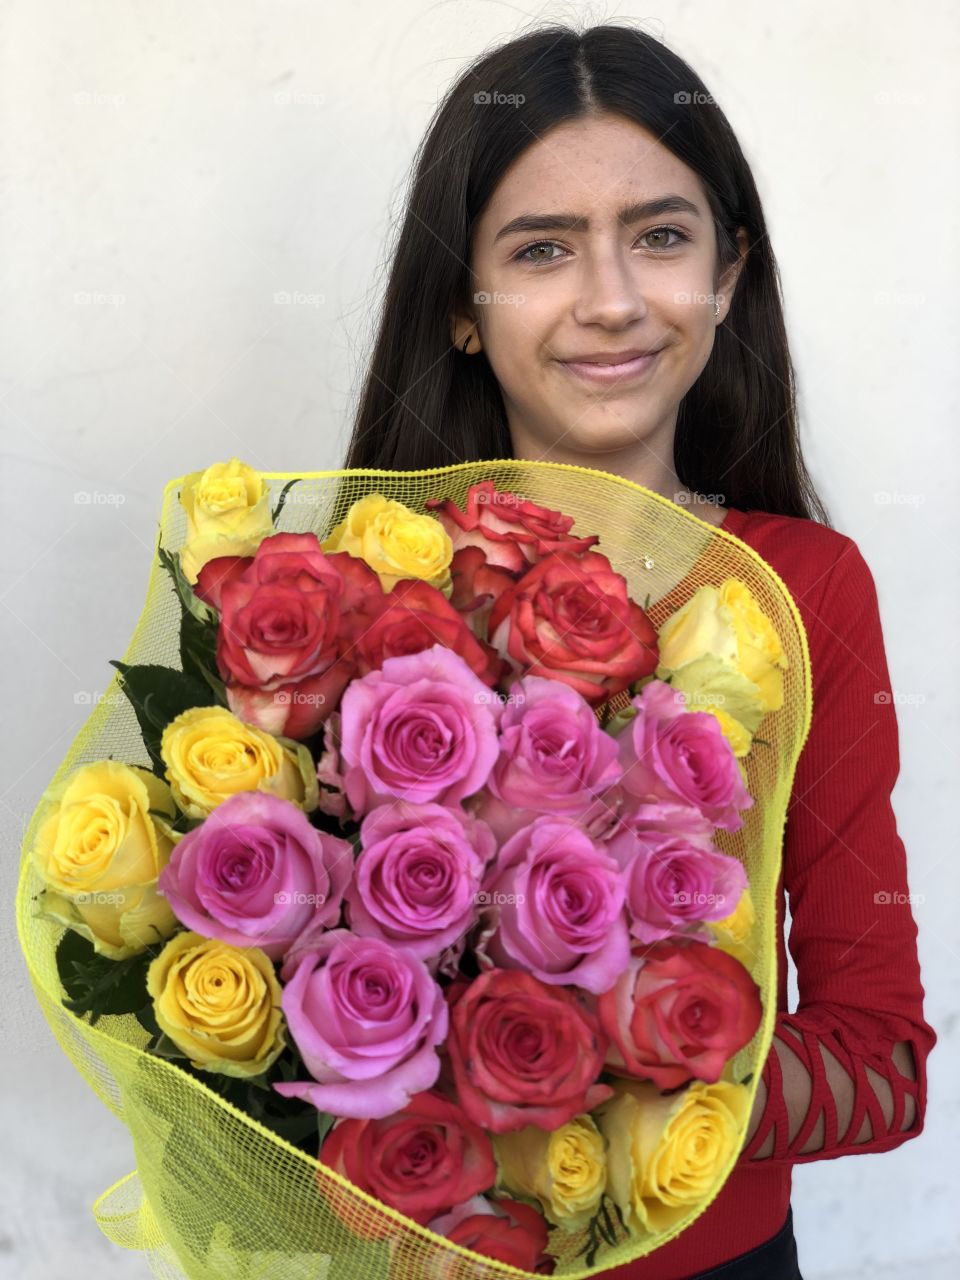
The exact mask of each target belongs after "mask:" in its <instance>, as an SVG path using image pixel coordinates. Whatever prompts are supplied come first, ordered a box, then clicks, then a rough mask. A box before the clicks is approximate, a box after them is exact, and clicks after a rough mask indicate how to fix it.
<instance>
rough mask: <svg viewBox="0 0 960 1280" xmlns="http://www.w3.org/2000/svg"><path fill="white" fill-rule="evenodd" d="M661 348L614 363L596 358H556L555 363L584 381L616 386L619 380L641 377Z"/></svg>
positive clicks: (624, 380) (656, 357) (631, 380)
mask: <svg viewBox="0 0 960 1280" xmlns="http://www.w3.org/2000/svg"><path fill="white" fill-rule="evenodd" d="M663 350H664V348H663V347H660V348H658V350H656V351H650V352H648V353H647V354H646V355H644V356H634V357H632V358H631V359H629V360H623V361H620V362H619V363H615V364H610V363H607V362H606V361H604V362H602V363H601V362H600V361H597V360H558V361H557V363H558V364H559V365H560V366H561V368H563V369H566V370H567V372H568V373H571V374H573V375H574V377H576V378H579V379H581V380H582V381H584V382H590V383H593V384H595V385H597V386H618V385H619V384H620V383H621V382H634V381H636V380H637V379H638V378H641V377H643V376H644V375H645V374H646V373H647V372H648V370H650V369H652V368H653V366H654V365H655V364H656V363H657V360H658V359H659V357H660V355H661V353H662V351H663Z"/></svg>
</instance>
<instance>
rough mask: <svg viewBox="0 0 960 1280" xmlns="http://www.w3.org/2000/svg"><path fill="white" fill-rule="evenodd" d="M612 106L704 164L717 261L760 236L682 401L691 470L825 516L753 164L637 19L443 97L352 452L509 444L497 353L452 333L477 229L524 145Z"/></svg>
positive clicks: (487, 451)
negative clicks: (802, 437)
mask: <svg viewBox="0 0 960 1280" xmlns="http://www.w3.org/2000/svg"><path fill="white" fill-rule="evenodd" d="M498 95H503V97H499V96H498ZM510 95H518V99H515V100H514V101H510V102H509V103H508V102H507V101H505V100H504V99H509V98H510ZM519 95H522V97H519ZM517 100H518V101H519V103H520V105H516V101H517ZM601 111H609V112H617V113H619V114H620V115H621V116H624V117H626V118H628V119H630V120H633V121H635V122H636V123H637V124H638V125H641V126H642V127H643V128H644V129H647V130H649V131H650V132H651V133H652V134H654V135H655V136H656V137H657V138H658V139H660V140H661V142H662V143H663V145H664V146H665V147H667V148H669V150H670V151H672V152H673V154H674V155H676V156H677V157H678V158H679V159H680V160H682V161H683V162H684V164H686V165H688V166H689V167H690V168H691V169H692V170H693V171H694V172H695V173H696V174H697V175H698V177H699V178H700V181H701V182H702V184H703V187H704V190H705V192H706V195H707V198H708V200H709V203H710V208H711V212H712V215H713V219H714V226H715V229H716V236H717V246H718V261H719V264H720V266H719V271H718V274H720V273H722V270H723V269H724V268H725V267H726V266H728V265H730V264H732V263H735V262H736V261H737V258H738V247H737V242H736V231H737V228H738V227H745V228H746V231H747V235H748V237H749V240H748V244H749V253H748V256H747V260H746V263H745V264H744V267H743V269H742V271H741V273H740V278H739V282H738V284H737V287H736V291H735V293H734V297H733V301H732V304H731V308H730V311H729V312H728V315H727V317H726V320H725V321H724V323H723V324H722V325H720V326H719V327H718V329H717V332H716V338H715V342H714V347H713V351H712V353H711V355H710V358H709V360H708V362H707V364H706V366H705V368H704V369H703V372H702V373H701V374H700V376H699V378H698V379H697V381H696V382H695V383H694V385H693V386H692V387H691V388H690V390H689V391H688V392H687V394H686V395H685V396H684V398H683V400H682V402H681V404H680V408H679V413H678V418H677V429H676V434H675V441H674V468H675V470H676V472H677V476H678V477H679V479H680V481H681V482H682V483H683V484H684V485H686V486H687V487H688V488H689V489H691V490H693V491H694V492H697V493H701V494H714V493H719V494H722V495H723V501H724V502H725V505H727V506H730V507H736V508H738V509H740V510H745V511H746V510H761V511H770V512H773V513H776V514H779V515H790V516H802V517H806V518H807V519H817V520H819V521H820V522H821V523H824V524H829V523H830V522H829V518H828V516H827V513H826V510H825V508H824V506H823V504H822V502H821V500H820V498H819V496H818V495H817V493H816V491H815V489H814V487H813V483H812V481H811V479H810V476H809V475H808V473H807V470H806V466H805V465H804V461H803V457H802V454H801V450H800V441H799V437H798V431H797V409H796V391H795V382H794V372H793V366H792V363H791V360H790V353H789V349H788V346H787V336H786V329H785V326H784V320H783V308H782V303H781V295H780V277H779V272H778V270H777V264H776V259H775V258H774V255H773V249H772V248H771V245H770V240H769V238H768V236H767V228H766V222H765V221H764V216H763V210H762V208H761V205H760V197H759V195H758V193H757V188H756V185H755V183H754V180H753V175H752V174H751V172H750V166H749V165H748V164H747V161H746V159H745V158H744V155H743V152H742V151H741V149H740V145H739V143H738V142H737V140H736V138H735V137H734V134H733V130H732V129H731V128H730V125H729V124H728V122H727V119H726V117H725V116H724V114H723V112H722V111H721V110H720V107H719V106H717V105H716V103H715V102H714V101H713V99H712V98H711V97H710V95H709V94H708V93H707V90H706V87H705V86H704V84H703V82H702V81H701V80H700V77H699V76H697V75H696V74H695V73H694V72H693V71H692V70H691V68H690V67H689V66H688V65H687V63H686V62H684V61H683V59H682V58H680V57H678V56H677V55H676V54H675V53H672V52H671V51H670V50H669V49H667V48H666V47H665V46H664V45H663V44H661V43H660V41H658V40H656V39H655V38H654V37H653V36H651V35H649V34H647V33H646V32H644V31H641V30H638V29H636V28H633V27H630V26H626V25H624V26H618V25H602V26H594V27H589V28H587V29H586V30H583V31H582V32H580V31H577V30H575V29H573V28H572V27H569V26H565V25H549V26H543V27H538V28H537V29H536V30H534V31H531V32H529V33H528V34H525V35H521V36H519V37H518V38H516V39H514V40H511V41H510V42H509V43H507V44H504V45H502V46H500V47H499V48H497V49H494V50H493V51H492V52H490V53H487V54H485V55H483V56H482V57H480V58H478V59H477V60H476V61H475V62H474V63H473V64H472V65H471V66H470V67H468V68H467V70H466V71H465V72H464V73H463V74H462V75H461V76H460V77H459V79H458V80H457V82H456V83H455V84H454V86H453V87H452V89H451V90H450V91H449V92H448V94H447V95H446V98H445V99H444V101H443V102H442V103H441V104H440V106H439V108H438V109H437V111H436V112H435V114H434V117H433V120H432V122H431V124H430V127H429V129H428V130H427V133H426V135H425V137H424V139H423V141H422V143H421V145H420V148H419V151H418V153H417V156H416V160H415V165H414V174H413V180H412V183H411V187H410V193H409V197H408V200H407V207H406V212H405V216H404V218H403V221H402V225H401V226H400V230H399V235H398V236H397V240H396V246H395V248H394V249H393V250H392V251H391V259H392V265H391V269H390V273H389V279H388V282H387V288H386V292H385V295H384V299H383V303H382V311H381V313H380V316H379V322H378V326H377V330H378V331H377V336H376V340H375V346H374V349H373V355H372V359H371V361H370V365H369V372H368V373H367V376H366V378H365V380H364V384H363V387H362V391H361V395H360V401H359V404H358V408H357V415H356V420H355V425H354V430H353V435H352V438H351V440H350V444H349V446H348V450H347V456H346V459H345V461H344V464H343V465H344V466H345V467H350V468H383V469H390V470H401V471H417V470H425V469H428V468H432V467H443V466H450V465H453V464H454V463H458V462H467V461H474V460H478V459H484V458H490V459H492V458H511V457H513V446H512V443H511V438H510V432H509V428H508V425H507V418H506V413H505V410H504V405H503V399H502V396H501V392H500V387H499V383H498V382H497V379H496V377H495V375H494V372H493V369H492V368H491V366H490V363H489V361H488V360H487V357H486V356H485V355H484V354H483V353H482V352H481V353H480V354H479V355H474V356H467V355H464V354H462V353H461V352H460V351H458V350H456V349H455V348H454V347H453V345H452V343H451V336H450V335H451V329H450V317H451V315H452V313H453V312H454V311H455V310H457V309H460V310H467V311H469V309H470V308H469V302H470V300H471V299H472V296H473V292H474V286H473V285H472V282H471V272H470V242H471V230H472V228H473V226H474V223H475V221H476V219H477V218H478V217H479V216H480V214H481V213H482V212H483V210H484V208H485V206H486V205H487V203H488V201H489V200H490V198H491V196H492V194H493V192H494V189H495V188H496V186H497V184H498V182H499V181H500V178H501V177H502V175H503V173H504V171H505V170H506V169H507V167H508V166H509V165H510V164H511V163H512V162H513V161H514V160H516V159H517V157H518V156H519V155H520V154H521V152H523V151H524V150H525V148H527V147H528V146H530V144H531V143H532V142H533V141H535V140H536V139H538V138H541V137H543V136H544V135H545V134H546V133H547V131H548V130H549V129H551V128H552V127H553V126H555V125H558V124H560V123H561V122H563V121H567V120H574V119H578V118H581V117H584V116H587V115H590V114H593V113H597V112H601Z"/></svg>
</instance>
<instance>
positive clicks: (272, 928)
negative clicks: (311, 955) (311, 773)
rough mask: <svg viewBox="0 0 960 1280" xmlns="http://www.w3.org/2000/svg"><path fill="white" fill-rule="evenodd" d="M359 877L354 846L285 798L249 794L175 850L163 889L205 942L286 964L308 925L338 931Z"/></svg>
mask: <svg viewBox="0 0 960 1280" xmlns="http://www.w3.org/2000/svg"><path fill="white" fill-rule="evenodd" d="M352 874H353V846H352V845H351V844H350V842H349V841H348V840H341V839H339V838H338V837H337V836H332V835H328V834H327V833H326V832H323V831H318V830H317V828H316V827H314V826H313V825H312V824H311V823H310V821H309V819H308V818H307V817H306V816H305V815H304V814H303V812H302V811H301V810H300V809H298V808H297V807H296V805H293V804H291V803H290V801H289V800H281V799H280V798H279V797H278V796H273V795H268V794H267V793H266V792H262V791H241V792H238V793H237V794H236V795H233V796H230V797H229V799H227V800H225V801H224V802H223V804H221V805H219V806H218V807H217V808H216V809H215V810H214V811H213V813H211V814H210V815H209V817H207V818H205V819H204V820H203V822H202V823H201V824H200V826H198V827H195V828H194V829H193V830H192V831H188V832H187V834H186V835H185V836H183V837H182V839H181V840H180V841H179V842H178V843H177V844H176V845H174V849H173V853H172V854H171V855H170V861H169V862H168V863H167V865H166V866H165V867H164V869H163V871H161V873H160V878H159V880H158V881H157V887H158V888H159V890H160V892H161V893H162V894H163V895H164V896H165V897H166V898H167V899H168V900H169V902H170V906H171V907H172V908H173V912H174V915H176V917H177V919H178V920H179V921H180V922H181V923H182V924H185V925H186V926H187V928H188V929H193V930H194V931H195V932H196V933H199V934H202V935H203V936H204V937H205V938H219V939H220V940H221V941H223V942H229V943H232V944H233V945H234V946H238V947H260V948H261V950H263V951H265V952H266V953H267V955H268V956H269V957H270V959H271V960H279V959H281V958H282V957H283V956H284V955H285V954H286V952H287V950H288V949H289V947H290V946H291V945H292V944H293V942H294V940H295V939H296V938H297V936H298V935H299V934H300V933H301V932H302V931H303V930H304V929H305V928H306V927H307V926H308V925H311V924H313V925H320V926H322V927H325V928H330V927H332V926H333V925H335V924H337V922H338V921H339V918H340V902H341V899H342V897H343V892H344V890H345V888H346V887H347V884H348V883H349V880H350V877H351V876H352Z"/></svg>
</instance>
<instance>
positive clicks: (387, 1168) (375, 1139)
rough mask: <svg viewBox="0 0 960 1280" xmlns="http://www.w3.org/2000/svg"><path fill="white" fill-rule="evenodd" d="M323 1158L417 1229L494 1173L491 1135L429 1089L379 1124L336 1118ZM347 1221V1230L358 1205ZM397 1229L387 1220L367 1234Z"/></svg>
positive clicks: (488, 1184)
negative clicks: (415, 1223) (417, 1224)
mask: <svg viewBox="0 0 960 1280" xmlns="http://www.w3.org/2000/svg"><path fill="white" fill-rule="evenodd" d="M320 1160H321V1162H322V1163H323V1164H325V1165H327V1166H328V1167H329V1168H331V1169H334V1170H336V1172H337V1173H339V1174H342V1176H343V1177H345V1178H347V1179H348V1180H349V1181H350V1182H352V1183H353V1185H354V1186H356V1187H360V1188H361V1190H363V1191H366V1192H368V1193H369V1194H370V1195H372V1196H375V1197H376V1198H377V1199H378V1200H381V1201H383V1203H384V1204H388V1205H390V1206H391V1208H393V1209H396V1210H397V1211H398V1212H399V1213H403V1214H405V1215H406V1216H407V1217H408V1218H412V1219H413V1220H414V1221H415V1222H419V1223H420V1224H421V1225H422V1226H426V1224H427V1223H428V1222H429V1220H430V1219H431V1218H433V1217H436V1215H437V1214H439V1213H445V1212H447V1210H449V1209H451V1208H452V1207H453V1206H454V1205H457V1204H459V1203H460V1202H461V1201H463V1200H467V1199H469V1197H470V1196H473V1195H477V1194H479V1193H480V1192H481V1191H487V1190H488V1189H489V1188H490V1187H492V1186H493V1184H494V1182H495V1181H496V1176H497V1165H496V1160H495V1159H494V1155H493V1146H492V1144H491V1142H490V1139H489V1137H488V1136H487V1135H486V1134H485V1133H484V1132H483V1130H482V1129H480V1128H479V1127H478V1126H477V1125H475V1124H473V1123H472V1121H470V1120H469V1119H468V1118H467V1117H466V1116H465V1115H464V1114H463V1112H462V1111H461V1110H460V1108H459V1107H458V1106H457V1104H456V1103H455V1102H452V1101H451V1100H450V1099H449V1098H444V1097H442V1096H441V1095H440V1094H439V1093H437V1092H435V1091H431V1090H428V1091H426V1092H424V1093H418V1094H415V1095H414V1096H413V1097H412V1098H411V1099H410V1102H409V1103H408V1104H407V1106H406V1107H404V1109H403V1110H402V1111H397V1112H395V1113H394V1114H393V1115H391V1116H387V1117H385V1118H384V1119H382V1120H349V1119H348V1120H341V1121H340V1122H339V1123H338V1124H336V1125H335V1126H334V1128H333V1129H331V1130H330V1132H329V1133H328V1134H327V1137H326V1139H325V1140H324V1142H323V1145H322V1147H321V1148H320ZM334 1207H336V1205H335V1206H334ZM342 1208H344V1209H347V1208H349V1206H347V1205H344V1206H342ZM345 1218H346V1221H347V1223H348V1225H352V1221H353V1220H355V1218H356V1208H355V1206H354V1208H353V1212H352V1213H350V1214H349V1215H345ZM394 1230H396V1223H395V1222H392V1221H390V1220H388V1219H387V1217H386V1215H384V1217H383V1223H382V1224H381V1227H380V1228H374V1234H372V1235H371V1234H370V1232H366V1233H365V1235H366V1237H367V1238H368V1239H378V1238H380V1237H381V1236H383V1235H388V1234H390V1232H391V1231H394Z"/></svg>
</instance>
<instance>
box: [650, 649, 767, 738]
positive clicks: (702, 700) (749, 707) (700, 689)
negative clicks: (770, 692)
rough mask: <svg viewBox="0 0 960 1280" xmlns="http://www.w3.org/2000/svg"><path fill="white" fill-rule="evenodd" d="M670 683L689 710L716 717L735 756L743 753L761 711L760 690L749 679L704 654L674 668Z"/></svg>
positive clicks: (763, 707)
mask: <svg viewBox="0 0 960 1280" xmlns="http://www.w3.org/2000/svg"><path fill="white" fill-rule="evenodd" d="M670 684H671V687H672V688H674V689H679V691H680V692H681V693H682V694H683V696H684V701H685V702H686V705H687V707H688V708H689V710H691V711H709V712H710V714H711V715H713V716H715V717H716V719H717V721H718V722H719V724H720V728H721V729H722V730H723V732H724V734H725V736H726V738H727V740H728V741H729V743H730V745H731V747H732V748H733V754H734V755H735V756H738V757H742V756H745V755H746V754H747V752H748V751H749V750H750V744H751V743H752V741H753V735H754V734H755V733H756V731H757V727H758V726H759V724H760V721H761V720H762V719H763V717H764V712H765V706H764V702H763V696H762V694H761V691H760V689H759V687H758V686H757V685H755V684H754V683H753V681H752V680H748V679H747V678H746V676H744V675H741V673H740V672H739V671H737V670H736V669H735V668H734V667H732V666H729V665H728V664H727V663H725V662H721V661H720V659H719V658H714V657H712V656H709V655H707V656H705V657H703V658H695V659H694V660H693V661H692V662H687V663H685V664H684V665H683V666H682V667H680V668H679V669H678V670H677V671H674V672H673V673H672V674H671V677H670Z"/></svg>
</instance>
